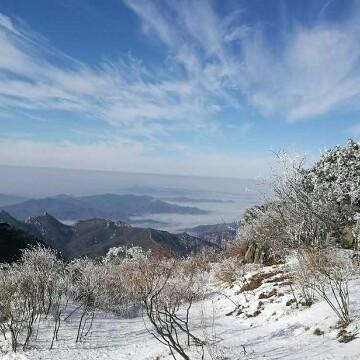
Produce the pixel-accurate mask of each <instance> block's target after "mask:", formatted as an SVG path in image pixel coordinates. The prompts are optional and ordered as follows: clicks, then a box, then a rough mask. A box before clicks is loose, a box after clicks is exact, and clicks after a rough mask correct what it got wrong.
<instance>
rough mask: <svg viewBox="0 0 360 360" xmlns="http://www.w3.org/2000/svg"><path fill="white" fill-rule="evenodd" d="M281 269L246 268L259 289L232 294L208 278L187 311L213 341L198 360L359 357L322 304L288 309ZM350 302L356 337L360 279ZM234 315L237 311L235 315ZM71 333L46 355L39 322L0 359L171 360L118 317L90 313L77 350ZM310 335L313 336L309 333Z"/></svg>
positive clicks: (69, 327) (141, 327)
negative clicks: (29, 340) (32, 335)
mask: <svg viewBox="0 0 360 360" xmlns="http://www.w3.org/2000/svg"><path fill="white" fill-rule="evenodd" d="M286 269H287V267H285V265H275V266H270V267H263V268H256V267H254V266H253V267H252V269H251V271H250V272H249V274H248V275H247V278H250V277H251V276H253V275H254V274H257V273H260V274H266V275H265V276H263V280H262V284H261V286H260V287H258V288H257V289H255V290H253V291H247V292H240V289H241V287H242V285H243V282H240V280H239V281H237V282H235V284H234V285H233V286H232V287H231V288H229V287H227V286H224V285H220V284H219V283H218V282H217V281H216V280H215V279H214V277H213V276H209V286H208V291H207V295H206V296H205V299H204V300H203V301H199V302H197V303H195V304H194V306H193V308H192V312H191V314H192V319H193V330H194V331H195V333H196V334H198V335H199V336H204V335H205V334H206V335H207V336H208V337H209V336H210V337H211V338H212V339H216V342H215V343H214V344H213V345H212V346H209V348H208V349H207V354H205V359H219V360H220V359H291V360H295V359H298V360H300V359H319V360H321V359H360V337H359V338H358V337H356V338H355V339H354V340H352V341H350V342H347V343H342V342H339V341H338V339H337V334H338V333H339V329H338V328H336V323H337V318H336V315H335V314H334V313H333V312H332V310H331V309H330V307H329V306H328V305H327V304H326V303H325V302H324V301H318V302H316V303H314V304H313V305H312V306H311V307H304V306H301V305H300V306H299V308H297V307H296V303H295V302H294V301H293V300H292V299H294V298H293V295H292V292H291V289H290V287H289V285H288V281H289V279H288V278H287V276H286V274H287V270H286ZM284 274H285V276H284ZM274 289H276V290H274ZM271 295H272V296H271ZM259 296H260V298H261V299H259ZM350 299H351V310H352V315H353V319H354V320H353V322H352V324H351V325H349V327H348V331H349V332H354V331H355V332H356V331H357V328H359V329H360V321H359V318H358V315H359V314H360V279H356V280H352V281H351V282H350ZM289 300H290V302H289ZM291 300H292V301H291ZM290 303H292V304H290ZM236 305H238V306H236ZM235 309H236V310H235ZM239 309H242V311H240V312H242V313H241V314H239V315H238V313H240V312H239ZM234 310H235V311H234ZM204 313H206V317H204V315H203V314H204ZM76 330H77V319H76V316H75V317H71V318H70V320H69V321H68V322H66V323H64V324H63V325H62V327H61V329H60V333H59V341H58V342H56V343H55V347H54V349H53V350H49V349H48V348H49V344H50V339H51V329H50V328H46V325H45V324H42V326H41V328H40V331H39V336H38V340H37V341H36V342H33V344H32V349H31V350H29V351H26V352H25V353H22V352H18V353H16V354H14V353H11V352H10V351H9V344H7V343H5V342H4V340H3V339H2V340H0V346H1V348H2V355H0V358H1V359H4V360H5V359H6V360H10V359H18V360H24V359H42V360H45V359H49V360H67V359H73V360H81V359H84V360H85V359H88V360H92V359H114V360H115V359H116V360H125V359H126V360H142V359H144V360H145V359H148V360H150V359H154V360H160V359H162V360H167V359H169V360H170V359H172V357H171V354H170V353H169V351H168V349H167V348H166V347H165V346H164V345H162V344H160V343H159V342H158V341H157V340H156V339H155V338H154V337H153V336H152V335H150V334H149V333H148V331H147V330H146V328H145V324H144V320H143V318H142V317H141V316H139V317H135V318H132V319H124V318H117V317H115V316H113V315H109V314H103V313H98V314H97V315H96V319H95V322H94V326H93V330H92V332H91V334H89V335H88V336H87V337H86V340H85V341H83V342H81V343H78V344H76V343H75V338H76ZM315 330H316V332H317V333H319V334H320V335H315V334H314V331H315ZM359 336H360V335H359ZM6 350H7V351H8V352H7V353H6ZM209 352H210V354H212V356H211V355H210V354H209ZM189 354H190V357H191V359H195V360H196V359H201V353H200V352H199V351H195V350H194V351H193V352H190V353H189ZM178 359H180V357H178Z"/></svg>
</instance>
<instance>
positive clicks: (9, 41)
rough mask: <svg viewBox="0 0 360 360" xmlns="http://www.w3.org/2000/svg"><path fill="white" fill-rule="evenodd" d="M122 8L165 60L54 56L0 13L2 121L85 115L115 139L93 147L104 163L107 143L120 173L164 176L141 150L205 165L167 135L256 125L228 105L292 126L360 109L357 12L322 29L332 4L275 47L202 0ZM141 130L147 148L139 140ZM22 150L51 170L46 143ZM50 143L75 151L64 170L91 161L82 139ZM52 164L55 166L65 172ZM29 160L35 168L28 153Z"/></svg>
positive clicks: (243, 130) (237, 17) (261, 29)
mask: <svg viewBox="0 0 360 360" xmlns="http://www.w3.org/2000/svg"><path fill="white" fill-rule="evenodd" d="M124 2H125V4H126V5H127V6H128V8H129V9H131V11H133V12H134V13H135V14H136V15H137V16H138V18H139V20H140V24H141V29H142V30H143V32H144V35H145V36H146V37H147V40H148V39H150V41H154V42H158V43H159V44H161V46H162V50H164V53H165V54H166V55H165V56H164V59H163V62H161V63H158V64H156V65H154V64H152V65H150V64H149V63H147V62H146V60H144V59H135V58H133V57H132V56H131V55H129V56H127V57H126V58H120V59H105V60H104V61H102V62H101V63H98V64H88V63H85V62H84V61H80V60H78V59H75V58H72V57H71V56H69V55H67V54H64V53H62V52H61V51H59V50H57V49H55V48H54V47H52V46H51V44H50V43H49V42H48V40H47V39H46V38H44V37H43V36H42V35H40V34H36V33H34V32H32V30H31V29H29V28H28V27H27V26H26V24H24V23H22V22H21V20H19V19H13V18H9V17H7V16H5V15H2V14H0V113H1V114H6V117H7V118H8V117H9V116H11V114H12V113H15V112H16V113H17V114H18V113H23V114H28V118H29V119H39V118H42V116H41V112H42V111H44V110H52V111H61V112H63V111H66V112H70V113H75V114H77V115H79V114H80V115H86V116H91V117H94V118H96V119H98V120H100V121H103V122H106V123H107V124H108V125H110V126H112V127H114V128H115V127H116V134H117V135H118V134H121V136H117V137H116V139H115V140H114V138H111V137H110V138H109V140H108V141H105V140H103V141H102V142H98V143H96V144H94V149H96V151H98V152H99V153H101V154H102V155H103V156H105V157H106V156H107V155H109V157H110V156H111V158H114V164H115V155H114V154H115V153H113V152H112V151H110V150H109V149H110V148H111V147H112V148H113V149H115V150H116V151H117V152H118V153H122V154H124V156H123V157H124V158H126V157H127V156H128V157H129V158H131V157H134V158H135V159H137V160H136V161H134V162H132V161H129V162H128V163H126V162H124V163H122V164H123V165H124V166H125V165H126V166H127V169H128V170H131V169H133V167H132V164H138V165H137V166H140V165H141V166H147V165H146V164H148V163H149V162H150V161H151V164H152V165H151V166H154V167H156V166H155V165H154V164H159V166H158V168H159V169H161V168H164V167H165V165H166V166H167V167H168V169H169V170H167V172H171V171H172V170H171V169H172V167H173V165H172V164H173V161H168V160H167V159H165V158H164V161H163V162H161V160H160V158H157V157H156V156H157V155H156V156H155V155H149V148H150V152H151V151H152V150H153V149H154V148H158V149H160V148H161V147H163V148H169V147H170V145H172V146H173V148H177V149H179V151H180V150H181V151H182V152H184V151H185V150H186V151H189V154H191V156H190V157H187V155H186V154H185V155H184V159H187V160H189V159H197V160H198V161H199V162H201V161H203V162H204V163H207V164H209V161H205V160H204V159H205V157H206V155H204V154H203V155H201V154H200V152H198V153H199V154H200V155H199V156H197V155H196V154H195V153H194V151H195V149H190V150H189V149H188V147H190V148H191V144H190V142H191V141H189V143H186V141H183V139H181V141H180V140H178V141H176V140H174V138H173V136H174V134H179V133H180V132H184V133H185V132H188V133H190V132H191V133H196V134H204V136H207V135H209V134H217V133H219V134H221V133H222V132H223V131H224V132H226V131H227V130H228V129H230V128H231V126H236V127H237V133H239V134H244V136H245V135H247V134H248V132H249V131H250V132H251V131H252V127H253V123H252V120H251V121H250V122H249V120H248V117H245V116H244V118H242V117H241V116H240V115H239V119H238V123H237V124H236V123H234V121H233V122H232V123H231V124H230V125H229V124H227V123H226V121H227V119H226V112H227V111H228V110H229V109H231V110H235V111H237V110H241V111H242V110H243V109H244V108H246V109H247V108H249V107H250V108H252V109H255V111H258V112H259V113H261V114H263V115H264V116H269V117H277V118H280V119H283V120H287V121H290V122H295V121H300V120H303V119H311V118H315V117H318V116H322V115H324V114H328V113H329V112H331V111H334V110H339V109H343V108H345V107H347V108H352V107H355V106H358V105H357V104H358V102H359V100H360V21H359V20H360V15H359V14H360V12H359V11H358V10H357V9H354V11H353V14H352V16H351V17H350V18H349V19H347V20H346V21H342V22H337V23H334V22H328V21H326V16H325V15H326V11H327V9H328V8H329V7H330V6H331V2H329V4H328V5H326V6H323V8H322V10H321V14H320V15H321V16H319V17H318V19H317V22H316V23H313V24H311V25H306V26H305V25H301V24H298V25H297V26H293V27H292V28H291V29H287V31H282V32H279V34H280V33H281V35H279V36H280V37H281V38H278V39H276V40H277V44H276V46H274V44H272V43H271V40H273V39H271V40H270V39H269V37H268V36H267V35H268V34H267V31H268V30H269V28H267V27H266V26H264V25H258V24H256V23H255V24H249V23H247V22H246V21H245V20H244V18H245V16H244V14H245V12H246V9H243V8H236V9H234V11H232V12H230V13H229V14H228V15H226V14H225V15H224V14H221V15H220V14H219V13H217V12H216V11H215V9H214V6H213V3H212V2H211V1H206V0H199V1H190V0H184V1H175V0H174V1H161V0H159V1H153V0H147V1H140V0H124ZM292 23H293V22H292ZM284 34H285V35H284ZM240 113H241V114H244V113H246V111H242V112H240V111H239V114H240ZM9 114H10V115H9ZM114 133H115V131H114ZM139 135H141V136H142V137H143V138H146V139H147V140H148V142H150V143H151V145H149V144H148V143H147V144H146V145H144V144H141V143H140V142H139V140H138V137H139ZM225 135H226V134H225ZM165 138H166V140H164V139H165ZM4 144H5V145H7V143H4V141H2V147H1V149H0V150H1V153H2V154H3V155H4V154H5V155H7V156H9V157H10V158H11V154H8V153H6V151H5V145H4ZM20 146H21V147H22V148H23V149H28V150H29V152H30V151H33V153H34V154H37V155H36V156H38V158H39V159H42V160H41V163H42V164H47V163H48V161H47V160H46V158H44V156H45V157H46V156H48V155H47V153H48V152H47V150H50V147H49V146H50V144H47V143H44V144H43V146H44V148H41V146H42V144H38V145H36V144H34V143H31V142H18V144H17V150H18V152H19V154H21V153H28V151H24V150H20ZM53 146H54V148H53V150H54V153H61V151H65V153H69V154H70V153H72V155H71V156H70V155H69V157H68V158H67V160H66V161H65V160H64V165H65V163H66V164H69V165H74V166H75V163H73V161H75V160H76V161H77V164H78V165H79V164H80V163H81V164H82V160H80V158H79V157H77V156H74V154H76V153H77V152H78V153H79V154H82V155H83V156H84V158H85V157H86V154H87V153H89V152H91V154H92V156H91V158H92V159H93V161H94V162H95V160H96V159H97V157H96V155H95V154H93V152H92V151H91V150H90V148H86V145H84V144H82V145H79V144H73V143H69V142H63V143H61V144H54V145H53ZM145 146H146V149H145ZM121 149H122V150H121ZM129 149H130V150H129ZM219 154H220V155H219V156H218V157H217V156H216V152H215V150H214V154H212V157H211V159H212V161H214V164H217V165H218V166H220V165H219V164H220V163H221V162H223V163H224V164H229V166H230V162H231V161H233V162H232V167H233V168H234V166H237V164H238V162H239V159H240V160H241V158H242V155H241V154H233V155H229V154H227V156H228V158H225V154H224V153H222V152H219ZM12 156H13V157H14V156H15V155H14V154H13V155H12ZM24 156H25V155H24ZM149 156H151V157H149ZM16 159H17V160H16ZM16 159H15V158H14V159H13V161H14V163H19V161H20V160H19V159H21V156H20V155H19V156H17V158H16ZM72 159H74V160H72ZM23 160H24V161H26V159H25V158H24V159H23ZM52 160H53V161H54V158H53V159H52ZM178 160H179V159H178ZM39 161H40V160H39ZM59 161H60V160H58V161H57V166H61V165H62V163H59ZM124 161H125V160H124ZM32 162H35V163H34V165H41V164H40V163H39V162H37V161H35V157H32ZM99 163H100V160H99ZM160 163H161V165H160ZM190 163H191V164H193V161H190ZM254 163H257V162H254ZM85 165H86V166H87V164H86V163H85ZM85 165H84V166H85ZM88 165H89V167H91V164H88ZM94 166H95V165H94ZM207 166H208V167H209V168H210V167H211V166H212V165H207ZM224 166H225V165H224ZM95 167H98V166H97V165H96V166H95ZM180 168H181V166H178V167H177V169H176V172H177V173H178V172H179V171H180V170H179V169H180ZM137 169H138V167H137ZM133 170H134V169H133ZM183 170H184V171H185V170H186V166H185V165H184V166H183ZM210 172H211V171H210V170H209V171H208V173H210Z"/></svg>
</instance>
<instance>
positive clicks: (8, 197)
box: [0, 194, 28, 207]
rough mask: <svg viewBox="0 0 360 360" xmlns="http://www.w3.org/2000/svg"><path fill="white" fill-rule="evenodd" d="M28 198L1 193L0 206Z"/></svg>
mask: <svg viewBox="0 0 360 360" xmlns="http://www.w3.org/2000/svg"><path fill="white" fill-rule="evenodd" d="M26 200H28V198H25V197H22V196H16V195H6V194H0V207H1V206H9V205H14V204H18V203H21V202H24V201H26Z"/></svg>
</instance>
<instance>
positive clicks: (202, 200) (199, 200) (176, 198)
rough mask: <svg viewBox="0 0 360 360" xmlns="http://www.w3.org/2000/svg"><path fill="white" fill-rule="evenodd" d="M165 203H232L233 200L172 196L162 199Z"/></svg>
mask: <svg viewBox="0 0 360 360" xmlns="http://www.w3.org/2000/svg"><path fill="white" fill-rule="evenodd" d="M162 200H165V201H174V202H179V203H214V204H216V203H217V204H221V203H233V202H234V201H233V200H219V199H207V198H192V197H187V196H174V197H165V198H162Z"/></svg>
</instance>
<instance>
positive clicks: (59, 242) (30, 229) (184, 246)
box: [0, 211, 215, 259]
mask: <svg viewBox="0 0 360 360" xmlns="http://www.w3.org/2000/svg"><path fill="white" fill-rule="evenodd" d="M0 223H7V224H9V225H10V226H11V227H12V228H14V229H17V230H19V231H26V232H27V233H29V234H31V238H38V239H41V240H43V241H44V242H45V243H46V244H48V245H49V246H51V247H52V248H54V249H57V250H59V251H60V252H61V253H62V255H63V256H64V257H65V258H67V259H72V258H74V257H79V256H89V257H98V256H103V255H105V254H106V253H107V251H108V250H109V248H111V247H114V246H140V247H142V248H143V249H144V250H149V249H150V250H152V252H153V253H154V254H157V255H160V256H173V255H176V256H186V255H189V254H190V253H192V252H197V251H199V250H200V249H201V248H203V247H214V246H215V245H214V244H211V243H209V242H207V241H205V240H203V239H201V238H199V237H195V236H191V235H188V234H186V233H183V234H171V233H169V232H167V231H160V230H154V229H151V228H137V227H132V226H131V225H129V224H128V223H126V222H122V221H111V220H105V219H98V218H95V219H90V220H81V221H78V222H77V223H75V224H74V225H72V226H69V225H65V224H63V223H61V222H60V221H58V220H57V219H56V218H55V217H53V216H52V215H50V214H48V213H45V214H42V215H39V216H33V217H29V218H27V219H26V220H25V221H19V220H17V219H15V218H14V217H12V216H11V215H10V214H9V213H7V212H5V211H0Z"/></svg>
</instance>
